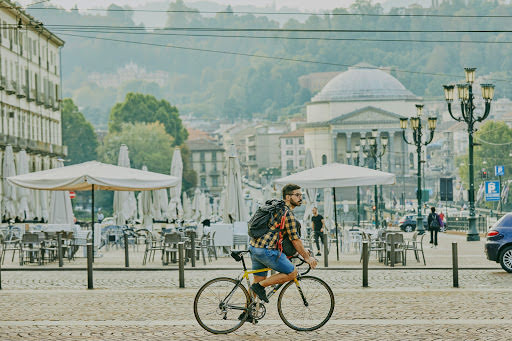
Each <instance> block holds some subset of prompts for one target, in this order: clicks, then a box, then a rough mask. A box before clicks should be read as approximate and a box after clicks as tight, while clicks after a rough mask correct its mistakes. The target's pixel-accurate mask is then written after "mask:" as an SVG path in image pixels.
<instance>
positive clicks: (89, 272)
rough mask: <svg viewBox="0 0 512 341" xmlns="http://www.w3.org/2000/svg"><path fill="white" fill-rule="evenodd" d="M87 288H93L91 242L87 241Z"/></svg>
mask: <svg viewBox="0 0 512 341" xmlns="http://www.w3.org/2000/svg"><path fill="white" fill-rule="evenodd" d="M87 289H94V286H93V283H92V243H87Z"/></svg>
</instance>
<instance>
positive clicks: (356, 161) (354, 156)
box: [352, 144, 361, 226]
mask: <svg viewBox="0 0 512 341" xmlns="http://www.w3.org/2000/svg"><path fill="white" fill-rule="evenodd" d="M360 149H361V146H360V145H358V144H356V145H355V147H354V150H353V151H352V163H353V164H354V166H358V167H359V161H360V158H359V150H360ZM356 190H357V226H361V225H360V224H361V195H360V193H359V186H357V189H356Z"/></svg>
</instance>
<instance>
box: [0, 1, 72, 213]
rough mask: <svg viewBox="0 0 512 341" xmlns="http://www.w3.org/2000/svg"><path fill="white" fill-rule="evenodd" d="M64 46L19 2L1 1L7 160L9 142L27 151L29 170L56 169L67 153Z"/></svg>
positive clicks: (0, 112)
mask: <svg viewBox="0 0 512 341" xmlns="http://www.w3.org/2000/svg"><path fill="white" fill-rule="evenodd" d="M63 45H64V41H63V40H62V39H60V38H59V37H57V36H56V35H55V34H53V33H52V32H50V31H49V30H47V29H46V28H45V27H44V26H43V24H42V23H41V22H38V21H37V20H36V19H35V18H34V17H32V16H30V15H28V14H27V13H25V12H24V11H23V10H21V9H20V7H19V6H17V5H15V4H14V3H12V2H10V1H0V149H1V150H2V151H1V155H0V156H1V158H2V162H3V150H4V149H5V147H6V146H7V145H11V146H12V147H13V150H14V152H15V154H16V153H17V152H19V151H20V150H25V151H26V152H27V155H28V158H29V169H28V170H29V172H33V171H38V170H43V169H49V168H53V167H55V166H56V164H57V159H58V158H62V157H64V156H66V155H67V148H66V147H65V146H63V145H62V127H61V108H60V103H61V66H60V63H61V60H60V56H61V54H60V49H61V48H62V46H63ZM16 158H17V157H16V155H15V159H16ZM29 204H30V205H31V204H32V203H29ZM25 218H26V217H25ZM38 218H41V217H38ZM43 218H44V217H43Z"/></svg>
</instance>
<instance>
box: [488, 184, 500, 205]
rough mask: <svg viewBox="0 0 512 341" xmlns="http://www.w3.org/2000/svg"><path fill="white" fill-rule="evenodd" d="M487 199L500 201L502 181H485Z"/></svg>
mask: <svg viewBox="0 0 512 341" xmlns="http://www.w3.org/2000/svg"><path fill="white" fill-rule="evenodd" d="M485 201H500V182H499V181H486V182H485Z"/></svg>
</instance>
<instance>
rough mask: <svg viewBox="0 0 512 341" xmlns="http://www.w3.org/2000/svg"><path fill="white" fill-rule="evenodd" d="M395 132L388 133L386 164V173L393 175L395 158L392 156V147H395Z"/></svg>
mask: <svg viewBox="0 0 512 341" xmlns="http://www.w3.org/2000/svg"><path fill="white" fill-rule="evenodd" d="M394 140H395V132H394V131H390V132H389V140H388V141H389V142H388V152H387V153H388V164H389V167H388V172H390V173H394V172H395V157H396V155H395V154H394V151H395V150H394V145H395V141H394Z"/></svg>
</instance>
